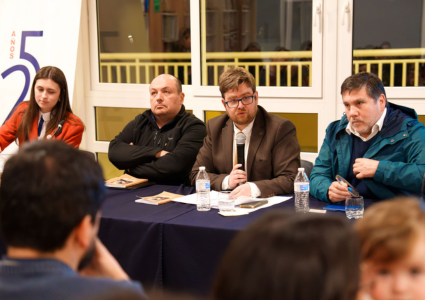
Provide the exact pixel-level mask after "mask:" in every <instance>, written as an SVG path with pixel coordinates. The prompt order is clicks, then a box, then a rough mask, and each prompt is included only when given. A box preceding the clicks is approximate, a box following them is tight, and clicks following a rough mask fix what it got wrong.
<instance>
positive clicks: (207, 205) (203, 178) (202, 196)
mask: <svg viewBox="0 0 425 300" xmlns="http://www.w3.org/2000/svg"><path fill="white" fill-rule="evenodd" d="M196 194H197V205H196V208H197V209H198V210H199V211H207V210H210V209H211V199H210V178H209V177H208V174H207V172H206V171H205V167H199V172H198V176H197V177H196Z"/></svg>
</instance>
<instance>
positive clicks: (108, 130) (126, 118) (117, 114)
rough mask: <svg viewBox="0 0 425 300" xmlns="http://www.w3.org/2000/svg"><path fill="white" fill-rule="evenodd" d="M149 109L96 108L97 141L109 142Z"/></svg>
mask: <svg viewBox="0 0 425 300" xmlns="http://www.w3.org/2000/svg"><path fill="white" fill-rule="evenodd" d="M147 109H148V108H120V107H96V141H106V142H109V141H111V140H113V139H114V138H115V136H117V135H118V133H120V132H121V131H122V130H123V129H124V127H125V125H127V124H128V123H129V122H130V121H132V120H134V118H135V117H136V116H137V115H138V114H142V113H143V112H144V111H145V110H147Z"/></svg>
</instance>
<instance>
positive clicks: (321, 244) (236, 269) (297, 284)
mask: <svg viewBox="0 0 425 300" xmlns="http://www.w3.org/2000/svg"><path fill="white" fill-rule="evenodd" d="M359 256H360V255H359V246H358V241H357V238H356V236H355V233H354V231H353V229H352V226H351V225H350V224H348V223H347V220H346V219H345V218H341V217H338V216H323V215H313V214H294V213H293V212H285V211H273V212H269V213H266V214H264V215H263V216H262V217H260V218H259V219H258V220H257V221H255V222H254V223H252V224H251V225H250V226H248V227H247V228H246V229H245V230H243V231H241V232H240V233H239V234H238V235H237V236H236V237H235V239H234V240H233V241H232V242H231V244H230V246H229V248H228V250H227V252H226V253H225V255H224V257H223V260H222V262H221V264H220V267H219V269H218V273H217V277H216V279H215V283H214V286H213V290H212V296H213V299H219V300H227V299H228V300H238V299H241V300H250V299H253V300H254V299H255V300H258V299H268V300H274V299H279V300H285V299H288V300H294V299H296V300H310V299H312V300H313V299H315V300H316V299H321V300H328V299H329V300H330V299H335V300H336V299H340V300H342V299H346V300H349V299H354V298H355V296H356V293H357V288H358V281H359V273H360V271H359Z"/></svg>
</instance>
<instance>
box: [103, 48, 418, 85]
mask: <svg viewBox="0 0 425 300" xmlns="http://www.w3.org/2000/svg"><path fill="white" fill-rule="evenodd" d="M204 55H205V59H202V60H201V61H202V65H203V67H202V84H203V85H208V84H210V85H211V84H214V85H217V84H218V78H219V75H220V72H221V71H222V70H223V69H224V68H226V67H227V66H231V65H233V66H242V67H245V68H246V69H249V70H251V71H252V72H253V75H254V77H255V79H256V84H257V85H260V78H263V81H264V82H262V84H263V85H265V86H270V70H271V68H275V69H276V70H280V69H281V67H286V72H287V73H286V79H287V82H286V85H287V86H291V83H292V82H291V72H294V71H295V72H294V73H297V77H298V78H297V85H298V86H302V83H303V78H302V76H303V71H305V70H307V72H308V73H309V74H308V75H309V82H308V85H309V86H311V77H312V76H311V70H312V52H311V51H276V52H207V53H205V54H204ZM422 57H425V49H424V48H416V49H385V50H384V49H373V50H354V51H353V58H354V60H353V72H355V73H357V72H359V71H360V70H365V71H368V72H371V71H373V72H375V73H377V75H378V76H379V77H380V78H381V79H383V76H384V73H385V76H386V77H388V78H387V79H388V80H389V82H388V83H386V85H389V86H394V78H395V77H396V76H398V77H400V78H401V86H406V85H407V78H408V77H407V76H410V77H414V79H413V78H412V80H413V81H412V84H411V85H414V86H418V85H419V84H423V83H420V82H419V77H420V76H419V75H420V72H419V71H420V70H419V69H420V64H423V63H425V58H422ZM277 59H279V60H280V61H276V60H277ZM190 60H191V54H190V53H169V52H167V53H101V54H100V80H101V82H109V83H111V82H117V83H132V82H134V83H150V81H151V80H152V79H153V78H154V77H156V76H158V75H159V74H163V73H169V74H173V75H174V76H176V77H179V78H180V79H181V80H182V82H183V83H184V84H188V83H189V79H190V76H191V69H190V67H191V61H190ZM282 60H284V61H282ZM396 65H398V66H399V67H398V68H397V70H396V67H395V66H396ZM303 67H304V70H303ZM400 67H401V68H400ZM409 68H410V72H409ZM384 71H385V72H384ZM262 73H263V74H262ZM275 73H276V75H275V76H276V86H280V85H281V76H282V75H281V72H275ZM132 78H133V79H132ZM424 80H425V78H424ZM284 85H285V83H284Z"/></svg>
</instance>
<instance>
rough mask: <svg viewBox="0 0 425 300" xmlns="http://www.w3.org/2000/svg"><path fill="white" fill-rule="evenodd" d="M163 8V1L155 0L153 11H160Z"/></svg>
mask: <svg viewBox="0 0 425 300" xmlns="http://www.w3.org/2000/svg"><path fill="white" fill-rule="evenodd" d="M160 10H161V1H160V0H154V1H153V11H154V12H159V11H160Z"/></svg>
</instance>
